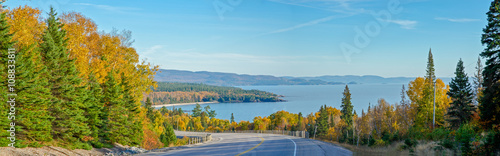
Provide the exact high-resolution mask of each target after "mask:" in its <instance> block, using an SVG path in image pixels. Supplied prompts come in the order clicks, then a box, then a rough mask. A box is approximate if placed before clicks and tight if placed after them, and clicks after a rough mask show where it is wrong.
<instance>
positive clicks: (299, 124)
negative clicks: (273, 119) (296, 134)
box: [297, 112, 304, 131]
mask: <svg viewBox="0 0 500 156" xmlns="http://www.w3.org/2000/svg"><path fill="white" fill-rule="evenodd" d="M303 120H304V118H303V116H302V112H299V114H298V115H297V125H298V126H297V129H298V130H299V131H302V130H304V126H302V125H303V122H304V121H303Z"/></svg>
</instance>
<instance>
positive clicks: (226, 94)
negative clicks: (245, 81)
mask: <svg viewBox="0 0 500 156" xmlns="http://www.w3.org/2000/svg"><path fill="white" fill-rule="evenodd" d="M147 97H149V98H151V99H152V101H153V103H154V104H172V103H191V102H212V101H217V102H220V103H234V102H280V101H284V100H282V99H280V98H279V97H280V96H279V95H276V94H274V93H270V92H265V91H260V90H254V89H252V90H244V89H241V88H236V87H223V86H212V85H206V84H200V83H178V82H158V87H157V88H156V89H154V92H152V93H150V94H148V95H146V97H145V98H147Z"/></svg>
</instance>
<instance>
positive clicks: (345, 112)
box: [340, 85, 354, 130]
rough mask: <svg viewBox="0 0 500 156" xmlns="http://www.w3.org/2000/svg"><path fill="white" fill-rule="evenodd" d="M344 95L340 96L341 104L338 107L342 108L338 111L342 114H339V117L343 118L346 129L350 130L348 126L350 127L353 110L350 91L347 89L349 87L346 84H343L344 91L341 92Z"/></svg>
mask: <svg viewBox="0 0 500 156" xmlns="http://www.w3.org/2000/svg"><path fill="white" fill-rule="evenodd" d="M342 94H343V95H344V97H343V98H342V104H341V105H340V108H342V109H341V110H340V112H341V113H342V115H341V116H340V119H342V120H344V122H345V124H346V126H347V127H346V128H347V130H350V128H351V127H352V123H353V121H352V116H353V114H352V110H353V107H354V106H353V105H352V103H351V93H350V91H349V87H348V86H347V85H346V86H345V89H344V93H342Z"/></svg>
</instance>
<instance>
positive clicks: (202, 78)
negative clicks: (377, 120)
mask: <svg viewBox="0 0 500 156" xmlns="http://www.w3.org/2000/svg"><path fill="white" fill-rule="evenodd" d="M154 79H155V80H156V81H158V82H184V83H203V84H208V85H216V86H263V85H341V84H391V83H392V84H394V83H400V84H407V83H408V82H410V81H411V80H414V79H415V77H390V78H384V77H381V76H376V75H364V76H356V75H345V76H338V75H337V76H332V75H325V76H317V77H291V76H285V77H276V76H271V75H246V74H235V73H221V72H208V71H197V72H193V71H184V70H170V69H160V72H158V73H157V74H156V75H155V78H154ZM441 79H443V80H444V81H445V82H449V81H450V80H451V79H450V78H441Z"/></svg>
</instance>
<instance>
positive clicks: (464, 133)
mask: <svg viewBox="0 0 500 156" xmlns="http://www.w3.org/2000/svg"><path fill="white" fill-rule="evenodd" d="M474 136H475V132H474V129H473V127H472V125H470V124H468V123H467V124H462V125H460V128H458V130H457V134H456V137H455V141H456V142H457V143H458V147H459V149H460V151H461V152H462V154H463V155H470V152H471V151H472V147H471V143H472V140H473V139H474Z"/></svg>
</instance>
